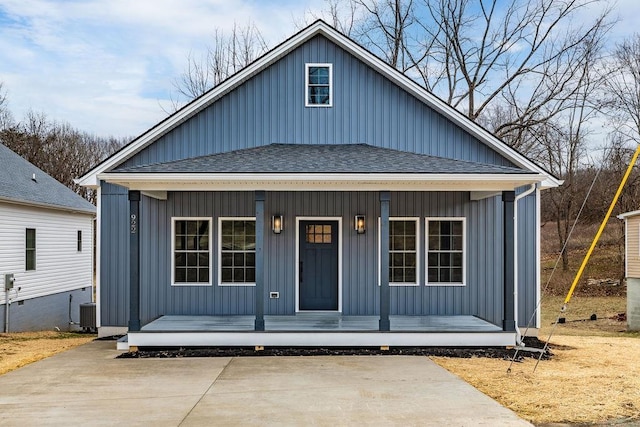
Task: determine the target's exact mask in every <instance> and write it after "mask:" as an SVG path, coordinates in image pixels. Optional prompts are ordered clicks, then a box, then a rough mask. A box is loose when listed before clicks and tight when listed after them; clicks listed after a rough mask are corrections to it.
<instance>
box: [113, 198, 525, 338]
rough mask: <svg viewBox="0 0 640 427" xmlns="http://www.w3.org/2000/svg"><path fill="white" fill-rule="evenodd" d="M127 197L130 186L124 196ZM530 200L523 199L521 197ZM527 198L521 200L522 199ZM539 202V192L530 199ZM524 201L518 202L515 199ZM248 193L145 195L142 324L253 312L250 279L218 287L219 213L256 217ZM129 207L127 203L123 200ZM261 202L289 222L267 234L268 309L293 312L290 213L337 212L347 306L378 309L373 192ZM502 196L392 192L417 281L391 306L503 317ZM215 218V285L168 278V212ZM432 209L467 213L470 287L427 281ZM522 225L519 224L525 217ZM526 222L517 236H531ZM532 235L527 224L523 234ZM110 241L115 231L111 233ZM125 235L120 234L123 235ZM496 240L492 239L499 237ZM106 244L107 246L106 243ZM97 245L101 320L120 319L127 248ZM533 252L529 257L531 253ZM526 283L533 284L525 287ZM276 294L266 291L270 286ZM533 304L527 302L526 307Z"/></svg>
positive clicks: (368, 311)
mask: <svg viewBox="0 0 640 427" xmlns="http://www.w3.org/2000/svg"><path fill="white" fill-rule="evenodd" d="M120 197H121V199H122V200H123V201H124V202H125V203H126V195H121V196H120ZM524 200H527V199H524ZM524 200H523V201H524ZM533 202H534V203H535V198H533ZM521 203H522V202H521ZM254 206H255V201H254V195H253V193H252V192H234V193H231V192H215V193H214V192H184V193H181V192H172V193H169V196H168V199H167V200H166V201H161V200H156V199H151V198H147V197H143V201H142V203H141V212H140V233H141V239H140V240H141V317H142V322H143V324H144V323H146V322H148V321H150V320H152V319H154V318H156V317H158V316H160V315H164V314H191V315H211V314H216V315H229V314H252V313H254V304H255V300H254V298H255V295H254V287H248V286H218V284H217V283H218V277H217V274H218V272H217V266H218V263H219V255H218V251H219V248H218V238H217V236H218V232H219V230H218V217H230V216H249V217H250V216H253V215H254V210H255V208H254ZM123 208H124V209H125V210H126V207H125V206H123ZM265 211H266V212H267V215H269V213H274V212H281V213H286V215H285V217H284V224H285V230H284V231H283V233H282V234H280V235H275V234H273V233H266V234H265V238H266V241H265V253H266V254H267V255H266V256H267V258H266V268H265V271H266V277H265V295H264V297H265V301H266V304H265V312H266V314H280V315H283V314H293V313H294V312H295V270H296V265H295V250H296V240H295V217H309V216H314V217H323V216H327V217H335V216H338V217H342V218H343V222H342V230H341V233H342V239H343V240H342V241H343V244H342V249H343V267H342V268H343V270H342V282H343V293H342V298H343V313H344V314H345V315H374V314H377V313H378V308H379V299H378V295H379V287H378V273H377V272H378V229H377V218H378V216H379V201H378V194H377V193H376V192H267V198H266V202H265ZM501 211H502V203H501V202H500V198H499V197H495V198H489V199H485V200H480V201H470V200H469V194H468V193H467V192H431V193H428V192H425V193H421V192H392V193H391V216H392V217H413V216H416V217H420V236H419V242H420V243H419V248H420V249H419V254H418V256H419V259H420V266H419V276H420V286H394V287H392V288H391V313H392V314H406V315H476V316H479V317H481V318H483V319H485V320H488V321H491V322H492V323H495V324H500V322H501V319H502V295H503V294H502V292H503V279H502V268H503V265H502V247H501V245H500V243H499V242H501V239H502V226H503V225H502V215H501ZM362 212H366V215H367V232H366V233H365V234H364V235H357V234H356V233H355V231H354V230H353V225H352V220H353V215H355V214H356V213H362ZM119 216H120V217H121V220H119V221H117V223H114V225H111V226H107V225H105V227H109V228H110V229H111V232H113V229H114V227H115V228H120V229H122V230H121V231H122V232H123V233H124V235H125V236H126V233H127V228H126V225H127V224H126V216H124V215H122V212H120V215H119ZM184 216H194V217H211V218H212V219H213V221H212V225H213V230H212V233H211V236H212V239H213V254H212V267H213V285H212V286H171V240H170V239H171V218H172V217H184ZM429 216H435V217H437V216H447V217H449V216H456V217H460V216H461V217H465V218H467V236H466V239H467V268H468V270H467V283H466V286H463V287H460V286H425V274H426V272H425V270H426V269H425V262H426V254H425V227H424V218H425V217H429ZM521 224H522V223H521ZM525 228H526V227H524V226H521V227H520V232H521V233H524V234H522V236H526V235H528V234H527V233H526V232H525ZM529 234H530V233H529ZM110 240H111V241H113V240H115V239H110ZM123 240H125V241H126V239H123ZM520 241H521V248H522V247H524V248H526V250H525V251H523V250H522V249H521V253H520V257H519V258H520V259H521V265H523V266H525V265H527V263H526V262H524V260H525V257H527V256H529V257H530V256H531V253H530V252H529V251H531V250H533V251H535V243H533V245H532V242H535V239H526V238H521V240H520ZM496 242H497V243H496ZM103 248H105V246H103ZM118 250H119V251H122V252H120V253H116V248H110V251H109V252H108V254H105V253H104V251H103V254H102V260H103V266H109V268H104V267H103V268H102V277H101V283H102V284H103V285H102V286H101V288H102V289H103V292H104V293H103V295H102V298H103V299H104V298H107V299H108V300H109V301H113V300H116V301H121V303H119V304H109V305H108V306H107V305H104V304H103V305H102V312H101V314H102V325H122V324H124V323H126V319H127V318H128V316H127V312H126V309H127V307H128V303H127V301H128V299H127V293H126V290H127V288H126V283H127V280H126V277H127V276H126V274H128V273H127V272H128V267H127V261H128V258H127V256H126V254H127V248H126V245H125V244H121V246H120V247H119V249H118ZM529 259H531V258H529ZM534 264H535V263H528V265H530V268H528V267H523V268H521V269H520V271H519V276H520V283H521V292H520V294H519V299H520V302H521V303H520V307H521V308H520V316H519V323H520V324H526V322H527V320H528V316H530V315H531V310H530V308H531V307H532V306H535V265H534ZM526 289H528V290H529V291H527V290H526ZM274 291H276V292H279V294H280V298H279V299H269V298H268V294H269V292H274ZM527 308H529V309H527Z"/></svg>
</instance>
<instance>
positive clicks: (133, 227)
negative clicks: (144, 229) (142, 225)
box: [129, 214, 138, 234]
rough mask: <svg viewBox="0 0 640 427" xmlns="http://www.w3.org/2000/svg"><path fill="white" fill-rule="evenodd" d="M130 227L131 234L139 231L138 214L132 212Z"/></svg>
mask: <svg viewBox="0 0 640 427" xmlns="http://www.w3.org/2000/svg"><path fill="white" fill-rule="evenodd" d="M129 227H130V230H131V234H136V233H137V232H138V216H137V215H136V214H131V216H130V218H129Z"/></svg>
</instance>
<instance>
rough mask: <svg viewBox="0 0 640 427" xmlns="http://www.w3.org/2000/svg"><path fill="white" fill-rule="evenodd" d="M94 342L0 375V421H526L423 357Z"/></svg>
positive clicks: (469, 423) (196, 423) (516, 423)
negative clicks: (206, 352)
mask: <svg viewBox="0 0 640 427" xmlns="http://www.w3.org/2000/svg"><path fill="white" fill-rule="evenodd" d="M114 348H115V343H114V342H108V341H94V342H92V343H89V344H86V345H83V346H81V347H78V348H75V349H73V350H70V351H67V352H65V353H61V354H58V355H56V356H53V357H50V358H48V359H45V360H42V361H40V362H37V363H34V364H31V365H29V366H26V367H24V368H21V369H18V370H16V371H13V372H10V373H8V374H5V375H2V376H0V425H3V426H4V425H7V426H27V425H29V426H30V425H38V426H42V425H65V426H71V425H84V426H88V425H90V426H98V425H105V426H107V425H108V426H112V425H116V424H119V425H127V426H134V425H145V426H146V425H152V426H212V425H225V426H226V425H231V426H234V425H295V426H300V425H320V426H322V425H326V426H334V425H337V426H340V425H398V426H410V425H416V426H417V425H420V426H425V425H452V426H478V425H487V426H489V425H490V426H496V425H500V426H527V425H531V424H529V423H527V422H525V421H524V420H522V419H520V418H518V417H517V416H516V415H515V414H514V413H513V412H511V411H510V410H508V409H506V408H504V407H503V406H501V405H499V404H498V403H496V402H495V401H494V400H492V399H490V398H489V397H487V396H485V395H484V394H482V393H480V392H479V391H477V390H476V389H474V388H473V387H471V386H470V385H468V384H467V383H465V382H464V381H462V380H460V379H459V378H457V377H456V376H454V375H452V374H450V373H448V372H447V371H446V370H444V369H442V368H440V367H438V366H437V365H436V364H434V363H433V362H432V361H431V360H429V359H428V358H426V357H416V356H334V357H331V356H319V357H241V358H228V357H227V358H184V359H115V356H117V355H118V352H117V351H116V350H114Z"/></svg>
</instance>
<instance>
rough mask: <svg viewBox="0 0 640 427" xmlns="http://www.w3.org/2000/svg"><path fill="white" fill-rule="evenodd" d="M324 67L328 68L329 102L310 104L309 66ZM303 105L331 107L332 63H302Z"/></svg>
mask: <svg viewBox="0 0 640 427" xmlns="http://www.w3.org/2000/svg"><path fill="white" fill-rule="evenodd" d="M311 67H326V68H329V103H328V104H311V103H309V68H311ZM304 106H305V107H320V108H328V107H333V64H327V63H307V64H305V65H304Z"/></svg>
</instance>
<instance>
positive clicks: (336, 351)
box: [118, 337, 553, 361]
mask: <svg viewBox="0 0 640 427" xmlns="http://www.w3.org/2000/svg"><path fill="white" fill-rule="evenodd" d="M524 342H525V345H526V347H529V348H537V349H542V348H544V344H545V343H544V341H540V340H539V339H538V338H535V337H526V338H525V339H524ZM515 353H516V349H513V348H511V349H508V348H504V347H486V348H477V347H460V348H455V347H454V348H449V347H391V348H389V350H381V349H380V348H377V347H357V348H345V347H331V348H322V347H320V348H318V347H267V348H265V349H264V350H259V351H258V350H255V349H254V348H251V347H180V348H157V347H142V348H140V349H138V351H135V352H128V353H123V354H121V355H119V356H118V358H121V359H137V358H174V357H262V356H439V357H460V358H470V357H488V358H493V359H505V360H507V359H508V360H510V359H512V358H513V356H514V355H515ZM552 356H553V353H551V351H549V349H548V348H547V350H546V352H545V354H543V356H542V359H543V360H548V359H550V358H551V357H552ZM538 357H540V353H539V352H537V351H530V350H526V349H521V350H520V351H518V355H517V357H516V361H522V360H524V359H525V358H535V359H537V358H538Z"/></svg>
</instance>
